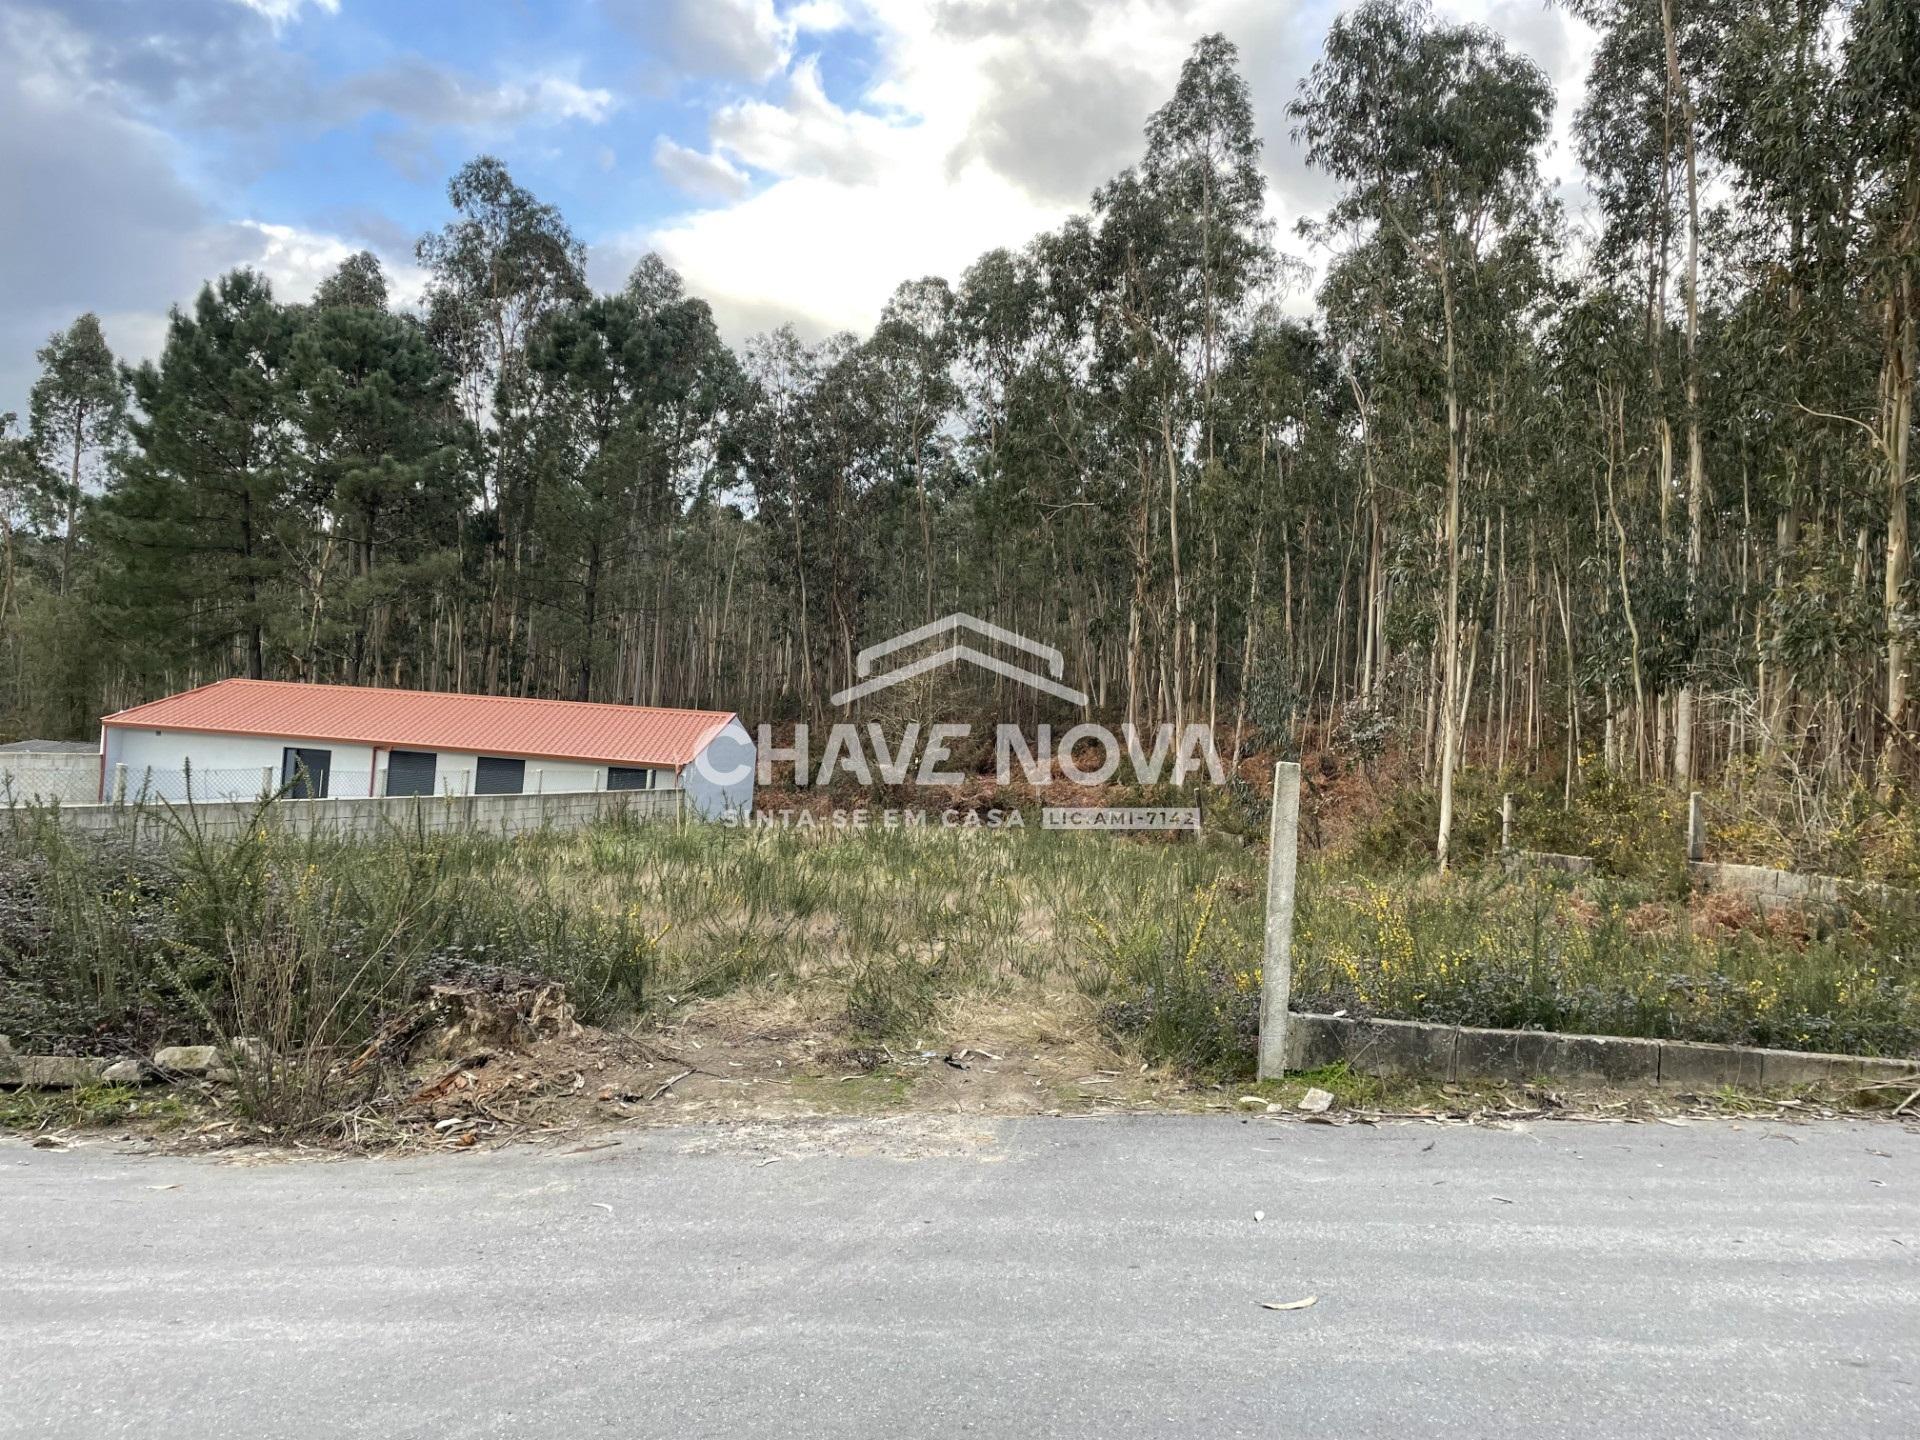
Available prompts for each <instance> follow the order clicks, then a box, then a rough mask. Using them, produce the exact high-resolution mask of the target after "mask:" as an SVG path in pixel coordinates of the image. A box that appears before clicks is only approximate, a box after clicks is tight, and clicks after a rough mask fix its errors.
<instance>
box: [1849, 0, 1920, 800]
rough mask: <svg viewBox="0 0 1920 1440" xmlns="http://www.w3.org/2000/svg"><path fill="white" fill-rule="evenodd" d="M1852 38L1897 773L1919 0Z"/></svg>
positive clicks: (1890, 747)
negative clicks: (1876, 372) (1875, 368)
mask: <svg viewBox="0 0 1920 1440" xmlns="http://www.w3.org/2000/svg"><path fill="white" fill-rule="evenodd" d="M1851 20H1852V23H1851V28H1850V30H1849V32H1848V36H1847V44H1846V61H1845V73H1844V77H1843V80H1842V86H1843V89H1844V93H1845V96H1846V101H1847V107H1848V117H1849V121H1850V125H1849V128H1850V130H1851V131H1852V135H1853V139H1854V143H1855V145H1856V146H1857V150H1858V154H1859V158H1860V174H1859V177H1858V180H1859V186H1860V189H1859V196H1860V199H1859V204H1860V209H1861V217H1860V218H1861V240H1862V243H1861V252H1860V260H1861V262H1862V269H1863V271H1864V277H1865V280H1866V287H1865V289H1866V294H1867V295H1868V296H1869V297H1871V302H1872V304H1873V306H1874V309H1875V310H1876V311H1877V317H1876V318H1877V319H1878V320H1879V330H1880V337H1881V339H1880V385H1879V394H1878V395H1877V397H1876V403H1875V405H1874V408H1873V415H1874V420H1873V423H1872V431H1873V445H1874V449H1875V451H1876V452H1877V455H1878V459H1879V463H1880V468H1881V469H1882V471H1883V473H1884V475H1885V477H1886V478H1885V491H1884V493H1885V497H1886V498H1885V506H1886V517H1887V522H1886V523H1887V543H1886V560H1885V574H1884V586H1883V593H1884V596H1885V614H1886V627H1887V660H1886V665H1887V679H1886V697H1887V698H1886V742H1885V745H1884V747H1883V750H1882V754H1881V770H1882V773H1883V777H1884V778H1885V780H1886V781H1887V782H1890V781H1891V778H1892V777H1893V776H1894V775H1896V774H1898V773H1899V772H1900V771H1902V770H1903V769H1907V768H1910V766H1911V763H1912V754H1911V752H1912V749H1913V746H1914V743H1915V742H1914V736H1913V732H1912V725H1911V723H1910V720H1909V717H1908V714H1907V705H1908V691H1909V679H1910V677H1909V675H1908V665H1909V664H1910V657H1909V647H1910V642H1911V639H1912V633H1911V632H1912V630H1913V620H1912V613H1911V610H1910V608H1909V607H1910V596H1909V595H1908V593H1907V592H1908V586H1909V582H1910V579H1911V572H1912V567H1913V557H1912V549H1911V544H1910V539H1909V524H1910V514H1909V512H1910V509H1911V503H1912V501H1911V495H1910V487H1911V484H1912V466H1913V459H1912V455H1913V428H1914V421H1915V407H1914V388H1915V385H1916V384H1920V104H1916V102H1915V99H1914V96H1915V87H1916V85H1920V8H1916V7H1915V6H1914V5H1912V4H1911V3H1909V0H1860V3H1859V4H1858V5H1857V6H1856V7H1855V8H1854V10H1853V13H1852V17H1851Z"/></svg>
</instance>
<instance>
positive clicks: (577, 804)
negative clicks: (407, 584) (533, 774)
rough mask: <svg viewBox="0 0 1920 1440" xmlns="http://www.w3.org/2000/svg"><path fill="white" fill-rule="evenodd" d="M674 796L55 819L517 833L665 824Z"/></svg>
mask: <svg viewBox="0 0 1920 1440" xmlns="http://www.w3.org/2000/svg"><path fill="white" fill-rule="evenodd" d="M681 798H682V797H681V796H680V794H679V793H678V792H677V791H673V790H611V791H608V790H588V791H579V792H575V793H572V794H551V793H550V794H546V795H469V796H464V797H458V798H455V797H449V796H396V797H393V798H391V799H389V798H386V797H384V796H383V797H379V798H375V799H354V798H348V799H341V798H334V799H327V800H276V801H274V802H273V803H272V804H270V805H268V806H267V807H266V810H265V813H264V814H261V810H260V806H259V803H258V802H257V801H255V802H228V801H215V802H212V803H208V804H195V805H193V806H191V807H187V806H171V807H169V806H165V805H66V806H62V807H61V808H60V811H59V816H60V820H61V823H63V824H65V825H67V826H68V827H70V828H71V829H73V830H75V831H78V832H80V833H82V834H88V835H128V836H131V837H132V839H133V840H134V841H135V842H136V843H153V844H160V843H163V842H165V841H166V840H167V839H168V838H169V837H171V836H173V835H174V834H175V833H176V832H177V830H178V828H179V827H180V826H181V825H183V824H196V825H198V826H199V827H200V828H201V829H202V831H203V832H204V833H206V834H209V835H232V834H234V833H236V832H238V831H240V830H242V829H244V828H246V827H247V826H249V825H252V824H254V823H255V820H256V816H258V817H259V823H261V824H264V825H267V826H269V827H271V828H274V829H277V830H281V831H284V832H285V833H287V834H289V835H337V836H353V835H359V836H374V835H379V834H381V833H383V832H384V831H387V830H389V829H391V828H394V827H403V828H405V829H408V830H413V829H424V830H425V831H426V832H427V833H429V834H435V835H438V834H450V833H457V832H474V833H481V834H489V835H519V834H523V833H526V832H528V831H533V830H545V829H554V830H578V829H582V828H584V827H586V826H588V825H591V824H593V823H594V822H595V821H597V820H604V819H613V818H616V817H624V818H626V819H630V820H648V821H654V820H664V821H672V820H674V819H675V818H676V817H677V816H678V815H679V813H680V802H681Z"/></svg>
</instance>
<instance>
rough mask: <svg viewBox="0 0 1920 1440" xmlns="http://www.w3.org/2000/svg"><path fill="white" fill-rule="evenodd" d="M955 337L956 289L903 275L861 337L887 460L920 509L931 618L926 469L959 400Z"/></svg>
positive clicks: (925, 617)
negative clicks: (868, 332) (868, 334)
mask: <svg viewBox="0 0 1920 1440" xmlns="http://www.w3.org/2000/svg"><path fill="white" fill-rule="evenodd" d="M958 343H959V335H958V327H957V325H956V323H955V319H954V296H953V290H952V288H951V287H950V286H949V285H948V284H947V282H946V281H945V280H942V279H940V278H939V277H938V276H931V277H928V278H926V279H923V280H912V281H908V282H907V283H906V284H903V285H901V286H900V287H899V288H898V289H897V290H895V291H894V292H893V298H892V299H890V300H889V301H888V302H887V304H886V308H885V309H884V310H882V311H881V314H880V323H879V325H878V326H876V327H875V329H874V332H873V336H872V338H871V339H869V340H868V341H867V342H866V349H867V360H868V363H869V364H870V365H871V366H872V368H873V372H874V378H875V381H876V383H877V385H878V389H879V400H880V405H881V408H882V411H883V415H882V417H881V421H882V424H881V433H880V440H881V443H882V444H883V445H885V446H886V448H887V452H888V455H889V463H890V467H891V468H893V469H895V470H896V471H898V472H901V473H902V476H903V478H904V479H905V481H906V483H907V484H908V485H910V486H911V487H912V490H913V493H914V497H915V501H916V509H917V511H918V514H919V520H920V564H921V569H922V576H921V579H922V586H923V589H924V592H925V594H924V604H923V606H922V614H921V616H920V618H921V620H922V621H923V622H924V621H930V620H932V619H933V618H934V589H935V585H936V566H935V563H934V558H933V555H934V552H933V518H932V506H931V502H930V501H929V499H928V494H927V471H928V469H929V468H930V467H931V466H932V465H933V464H934V463H935V461H936V459H937V457H938V456H939V453H940V452H941V450H942V448H943V447H942V444H941V438H942V432H943V430H944V429H945V427H946V425H947V422H948V420H949V419H950V417H951V416H952V414H953V411H954V407H955V406H956V405H957V404H958V403H959V398H960V396H959V389H958V386H957V385H956V383H955V380H954V374H953V370H954V361H955V358H956V352H957V348H958Z"/></svg>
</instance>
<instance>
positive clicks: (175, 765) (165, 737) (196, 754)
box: [82, 725, 751, 801]
mask: <svg viewBox="0 0 1920 1440" xmlns="http://www.w3.org/2000/svg"><path fill="white" fill-rule="evenodd" d="M744 733H745V732H744V731H743V732H742V734H744ZM289 745H296V746H302V747H309V748H314V749H320V750H331V751H332V752H333V767H332V770H331V773H330V775H329V778H328V784H327V794H328V796H329V797H330V798H346V797H351V796H367V795H372V796H376V797H384V796H385V794H386V781H387V753H388V752H387V751H386V750H384V749H382V750H379V751H376V750H374V749H373V748H372V747H371V746H367V745H344V744H338V743H335V742H333V741H327V740H295V739H286V738H278V737H273V736H261V735H207V734H201V733H197V732H194V731H186V730H166V731H153V730H134V729H130V728H128V727H125V726H121V725H109V726H107V727H106V755H107V766H106V773H107V781H106V785H107V793H106V794H105V795H104V796H103V797H101V798H103V799H107V800H111V799H112V798H113V787H114V783H115V782H114V767H115V766H116V765H125V766H126V767H127V778H126V784H127V792H126V793H127V798H128V799H129V800H132V799H134V798H136V797H137V796H138V795H139V794H140V792H141V788H142V786H143V785H144V786H145V787H146V790H147V793H148V794H149V795H150V796H151V797H153V798H156V799H166V800H173V801H179V800H184V799H186V798H187V796H186V794H185V782H184V778H183V777H184V772H185V770H186V768H187V766H188V765H191V766H192V774H193V798H194V799H196V800H200V799H208V800H252V799H255V798H257V797H258V796H259V794H260V788H261V780H262V773H263V771H271V772H272V781H273V784H275V785H278V784H279V781H280V767H281V761H282V758H283V755H284V753H285V751H286V748H287V747H288V746H289ZM403 748H404V747H403ZM749 748H751V742H749ZM82 758H84V759H86V760H87V761H88V763H89V764H90V765H93V766H94V767H95V768H96V769H97V767H98V763H99V762H98V761H96V760H94V759H93V758H92V757H91V756H86V757H82ZM479 762H480V757H479V756H478V755H477V754H469V753H464V752H460V751H453V750H442V751H440V752H438V759H437V760H436V761H435V764H434V789H435V791H436V793H438V794H440V795H455V796H458V795H470V794H472V793H473V776H474V771H475V770H476V769H477V768H478V766H479ZM654 785H655V788H656V789H658V790H671V789H673V788H674V786H675V778H674V772H673V771H672V770H671V769H666V768H661V769H659V770H657V772H656V776H655V781H654ZM606 788H607V767H606V766H605V765H594V764H586V763H582V762H578V761H568V760H534V759H530V760H528V761H527V772H526V791H525V793H527V794H530V795H531V794H575V793H579V792H582V791H590V790H605V789H606ZM638 793H642V794H644V793H646V792H644V791H642V792H638Z"/></svg>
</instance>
